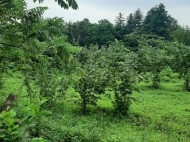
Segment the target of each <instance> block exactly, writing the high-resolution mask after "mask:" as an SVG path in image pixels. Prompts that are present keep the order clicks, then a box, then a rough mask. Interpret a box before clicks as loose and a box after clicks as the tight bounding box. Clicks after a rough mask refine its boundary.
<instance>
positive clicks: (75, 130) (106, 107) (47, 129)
mask: <svg viewBox="0 0 190 142" xmlns="http://www.w3.org/2000/svg"><path fill="white" fill-rule="evenodd" d="M171 82H172V83H171ZM171 82H168V83H162V86H161V88H160V89H157V90H154V89H153V88H151V87H150V86H151V84H145V83H139V84H137V85H136V88H138V90H139V91H138V92H136V91H134V93H133V95H132V96H133V97H134V98H135V101H133V103H132V105H131V108H130V114H129V116H128V117H123V118H121V117H119V116H113V113H112V110H113V107H112V104H111V102H110V101H109V99H107V97H105V96H104V97H102V100H101V101H99V102H98V106H96V107H92V106H89V107H88V109H89V113H88V114H87V115H86V116H83V115H82V114H81V113H80V104H79V101H78V99H79V95H78V94H77V93H76V92H74V90H73V89H72V88H70V89H69V90H68V92H67V95H66V99H61V98H60V99H59V101H57V102H56V104H55V105H54V107H53V108H52V112H53V115H51V116H48V117H44V118H43V119H42V120H41V126H42V127H43V129H42V131H41V134H42V135H43V136H45V137H46V138H48V139H50V141H60V142H61V141H63V139H64V140H65V141H67V142H79V141H85V142H86V141H89V142H99V141H100V142H190V93H188V92H185V91H184V90H183V81H181V80H173V81H171ZM21 84H22V79H21V78H20V77H19V74H16V73H15V74H14V75H13V77H11V78H6V81H5V85H4V88H3V90H1V92H0V93H1V94H6V95H7V94H10V93H14V94H21V95H23V94H24V93H25V89H24V87H23V88H22V89H20V86H21ZM4 98H5V97H2V98H1V102H0V103H2V102H3V100H4Z"/></svg>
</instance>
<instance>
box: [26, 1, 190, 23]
mask: <svg viewBox="0 0 190 142" xmlns="http://www.w3.org/2000/svg"><path fill="white" fill-rule="evenodd" d="M76 1H77V3H78V5H79V9H78V10H72V9H71V8H70V9H69V10H65V9H63V8H60V6H59V5H58V4H57V2H55V0H44V3H43V4H39V3H37V2H36V3H34V2H33V0H26V2H27V3H28V8H33V7H37V6H47V7H48V8H49V9H48V10H47V11H46V12H45V13H44V17H56V16H57V17H63V19H64V20H65V21H66V22H68V21H69V20H70V21H73V22H75V21H77V20H78V21H81V20H83V19H84V18H88V19H89V20H90V21H91V22H92V23H97V22H98V21H99V20H101V19H108V20H109V21H110V22H112V23H114V20H115V18H116V16H117V15H118V13H119V12H121V13H123V14H124V16H125V18H127V16H128V15H129V13H133V12H134V11H135V10H137V8H140V9H141V11H142V12H143V13H144V15H146V13H147V11H148V10H150V9H151V8H152V7H154V6H155V5H158V4H160V3H163V4H164V5H165V6H166V10H167V11H168V13H169V14H170V15H171V16H172V17H173V18H175V19H177V20H178V23H179V24H180V25H184V26H185V25H189V26H190V0H76Z"/></svg>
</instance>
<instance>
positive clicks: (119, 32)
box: [115, 13, 125, 40]
mask: <svg viewBox="0 0 190 142" xmlns="http://www.w3.org/2000/svg"><path fill="white" fill-rule="evenodd" d="M123 15H124V14H122V13H119V15H118V16H117V17H116V20H115V38H116V39H118V40H123V37H124V34H125V33H124V28H125V18H124V17H123Z"/></svg>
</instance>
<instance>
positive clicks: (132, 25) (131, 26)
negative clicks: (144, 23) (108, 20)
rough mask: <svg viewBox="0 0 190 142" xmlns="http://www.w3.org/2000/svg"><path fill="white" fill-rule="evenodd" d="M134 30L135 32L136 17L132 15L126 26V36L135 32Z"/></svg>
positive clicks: (128, 18)
mask: <svg viewBox="0 0 190 142" xmlns="http://www.w3.org/2000/svg"><path fill="white" fill-rule="evenodd" d="M134 30H135V22H134V15H133V14H132V13H130V14H129V16H128V17H127V23H126V26H125V35H127V34H130V33H132V32H134Z"/></svg>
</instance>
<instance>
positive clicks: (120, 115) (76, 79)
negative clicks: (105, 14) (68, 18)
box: [0, 0, 190, 142]
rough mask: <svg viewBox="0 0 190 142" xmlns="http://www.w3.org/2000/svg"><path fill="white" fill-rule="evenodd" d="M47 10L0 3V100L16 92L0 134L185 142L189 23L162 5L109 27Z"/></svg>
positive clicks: (70, 2) (1, 117)
mask: <svg viewBox="0 0 190 142" xmlns="http://www.w3.org/2000/svg"><path fill="white" fill-rule="evenodd" d="M36 1H37V0H34V2H36ZM38 2H40V3H41V2H43V0H38ZM55 2H58V4H59V5H60V6H61V7H63V8H65V9H68V8H69V7H72V8H73V9H75V10H76V9H78V5H77V3H76V1H75V0H66V1H64V0H55ZM47 9H48V8H47V7H37V8H32V9H28V8H27V5H26V2H25V1H23V0H10V1H7V0H3V1H2V2H0V96H1V99H0V104H3V102H4V100H5V99H6V96H7V95H8V94H15V95H16V96H17V99H16V102H14V106H13V108H11V109H9V107H8V108H7V109H6V110H2V111H1V112H0V141H3V142H8V141H19V142H26V141H32V142H35V141H40V142H46V141H57V142H60V141H67V142H77V141H80V142H81V141H82V142H91V141H93V142H100V141H110V142H112V141H182V142H183V141H189V139H190V133H189V132H190V130H189V127H187V126H189V125H190V124H189V121H188V119H189V118H190V115H189V111H190V110H189V107H190V106H189V104H190V102H189V93H188V92H190V62H189V61H190V44H189V38H190V34H189V28H188V27H181V26H179V25H178V24H177V21H176V20H175V19H174V18H172V17H171V16H170V15H169V14H168V13H167V11H166V10H165V6H164V4H159V5H158V6H155V7H153V8H152V9H151V10H150V11H148V13H147V15H146V16H145V17H143V14H142V11H141V10H140V9H137V10H136V11H135V12H134V13H130V14H129V16H128V17H127V19H126V20H125V18H124V17H123V14H122V13H119V15H118V16H117V17H116V20H115V24H112V23H111V22H110V21H109V20H107V19H102V20H100V21H99V22H98V23H95V24H93V23H90V21H89V20H88V19H84V20H82V21H78V22H74V23H72V22H69V23H65V22H64V20H63V19H62V18H58V17H55V18H47V19H44V18H43V13H44V12H45V10H47ZM78 45H79V46H80V47H79V46H78ZM81 46H82V47H81ZM182 78H183V80H184V85H183V83H182V82H183V80H182ZM149 82H151V83H152V84H149ZM145 83H147V84H145ZM173 85H174V87H173ZM150 86H153V88H149V87H150ZM183 87H184V88H183ZM153 89H154V90H153ZM155 89H157V90H155ZM186 91H188V92H186ZM171 100H174V101H173V102H172V101H171ZM159 101H160V102H159ZM176 105H178V106H179V107H176ZM167 109H168V110H167ZM163 110H165V111H163ZM170 110H171V111H170ZM125 125H126V126H125ZM118 133H120V134H118ZM126 133H127V134H131V133H132V134H134V136H135V137H133V136H132V135H131V136H130V135H126ZM135 133H138V134H140V135H137V134H135ZM148 133H149V135H148Z"/></svg>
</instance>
